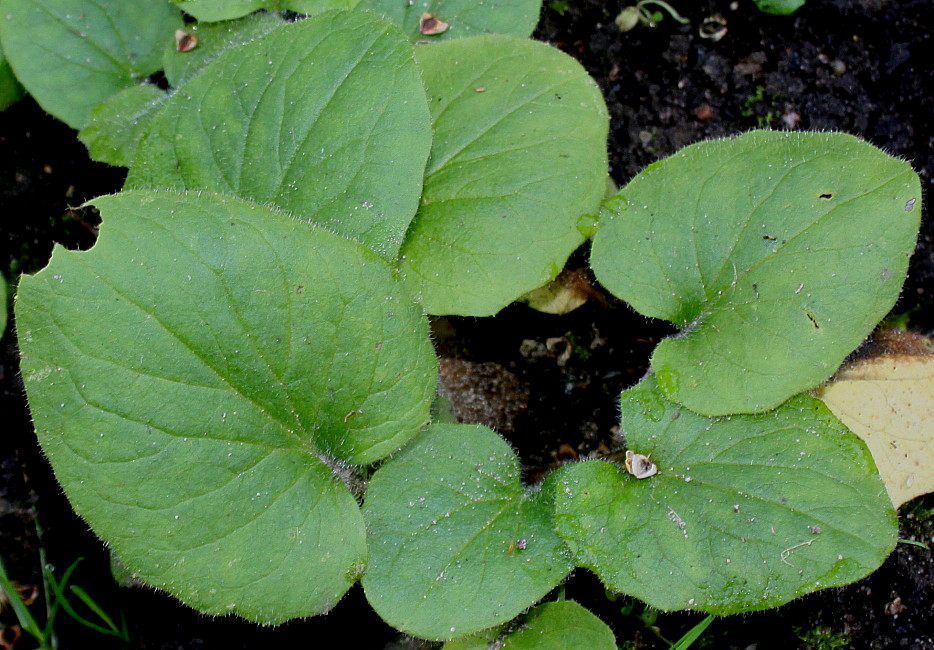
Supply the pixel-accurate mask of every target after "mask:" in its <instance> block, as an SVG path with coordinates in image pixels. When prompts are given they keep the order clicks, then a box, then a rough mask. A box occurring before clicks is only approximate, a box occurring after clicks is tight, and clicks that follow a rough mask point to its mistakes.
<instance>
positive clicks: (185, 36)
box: [175, 29, 198, 52]
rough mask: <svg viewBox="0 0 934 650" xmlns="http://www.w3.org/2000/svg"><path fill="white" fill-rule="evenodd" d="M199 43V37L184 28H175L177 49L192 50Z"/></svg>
mask: <svg viewBox="0 0 934 650" xmlns="http://www.w3.org/2000/svg"><path fill="white" fill-rule="evenodd" d="M197 45H198V37H197V36H195V35H194V34H192V33H191V32H186V31H185V30H183V29H176V30H175V51H176V52H190V51H192V50H193V49H195V47H197Z"/></svg>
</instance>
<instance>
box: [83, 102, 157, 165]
mask: <svg viewBox="0 0 934 650" xmlns="http://www.w3.org/2000/svg"><path fill="white" fill-rule="evenodd" d="M167 98H168V95H167V94H166V93H165V91H163V90H160V89H159V88H157V87H156V86H153V85H150V84H140V85H138V86H130V87H129V88H124V89H123V90H121V91H120V92H118V93H117V94H116V95H114V96H113V97H110V98H108V99H106V100H104V101H103V102H101V103H100V104H98V105H97V106H95V107H94V109H93V110H92V111H91V116H90V118H89V119H88V122H87V125H86V126H85V127H84V128H83V129H81V132H80V133H78V138H79V139H80V140H81V142H83V143H84V144H85V146H86V147H87V148H88V153H89V154H90V155H91V158H93V159H94V160H100V161H102V162H105V163H108V164H110V165H116V166H118V167H129V166H130V165H131V164H133V158H134V157H135V155H136V147H137V145H138V144H139V139H140V138H141V137H142V134H143V132H144V131H145V129H146V127H147V126H148V125H149V121H150V120H151V119H152V117H153V115H154V114H155V112H156V110H158V108H159V107H160V106H161V105H162V102H164V101H165V100H166V99H167Z"/></svg>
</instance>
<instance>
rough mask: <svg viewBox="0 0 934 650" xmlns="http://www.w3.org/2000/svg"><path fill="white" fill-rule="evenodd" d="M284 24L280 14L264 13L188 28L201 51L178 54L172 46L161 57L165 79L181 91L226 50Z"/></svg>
mask: <svg viewBox="0 0 934 650" xmlns="http://www.w3.org/2000/svg"><path fill="white" fill-rule="evenodd" d="M285 24H286V22H285V21H284V20H282V18H281V17H280V16H279V14H277V13H265V12H263V13H257V14H252V15H250V16H247V17H246V18H243V19H241V20H227V21H223V22H216V23H194V24H193V25H188V26H187V27H186V29H187V31H189V32H190V33H191V34H192V35H193V36H195V37H197V39H198V47H196V48H195V49H193V50H189V51H187V52H179V51H178V49H177V48H176V47H175V45H174V44H171V45H169V46H168V47H167V48H166V49H165V52H164V53H163V57H162V64H163V67H164V68H165V78H166V79H167V80H168V82H169V84H170V85H171V86H172V87H173V88H179V87H180V86H182V85H184V84H185V82H187V81H188V80H189V79H191V78H192V77H194V76H195V75H196V74H198V73H199V72H201V70H203V69H204V67H205V66H207V65H208V64H209V63H210V62H211V61H213V60H214V59H216V58H217V57H218V56H220V55H221V54H223V53H224V52H226V51H227V50H229V49H231V48H233V47H236V46H238V45H243V44H244V43H249V42H250V41H254V40H256V39H257V38H260V37H261V36H265V35H266V34H267V33H269V32H271V31H272V30H274V29H275V28H276V27H282V26H283V25H285Z"/></svg>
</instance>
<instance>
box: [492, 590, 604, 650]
mask: <svg viewBox="0 0 934 650" xmlns="http://www.w3.org/2000/svg"><path fill="white" fill-rule="evenodd" d="M499 647H500V648H502V650H566V649H567V648H587V649H588V650H616V636H615V635H614V634H613V630H611V629H610V628H609V627H607V625H606V623H604V622H603V621H601V620H600V619H599V618H597V617H596V616H594V615H593V614H592V613H591V612H589V611H588V610H586V609H585V608H583V607H581V606H580V605H578V604H577V603H575V602H574V601H573V600H561V601H558V602H554V603H543V604H541V605H539V606H538V607H536V608H534V609H533V610H532V611H530V612H529V613H528V614H527V615H526V616H525V619H524V620H523V621H522V627H520V628H518V629H517V630H515V631H514V632H510V633H509V634H507V635H506V636H505V637H504V638H503V640H502V645H501V646H499Z"/></svg>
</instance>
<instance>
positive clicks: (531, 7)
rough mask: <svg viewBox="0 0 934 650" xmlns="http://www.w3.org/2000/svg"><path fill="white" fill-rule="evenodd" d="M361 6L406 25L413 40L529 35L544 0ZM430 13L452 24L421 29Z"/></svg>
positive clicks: (373, 0) (370, 0)
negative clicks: (433, 29)
mask: <svg viewBox="0 0 934 650" xmlns="http://www.w3.org/2000/svg"><path fill="white" fill-rule="evenodd" d="M358 7H359V8H360V9H370V10H372V11H376V12H379V13H381V14H383V15H384V16H386V17H387V18H389V19H390V20H391V21H392V22H394V23H395V24H397V25H399V26H400V27H402V29H403V30H404V31H405V33H406V34H408V35H409V38H411V39H412V40H413V41H422V40H432V41H434V40H448V39H452V38H460V37H462V36H478V35H480V34H487V33H493V34H512V35H514V36H520V37H522V38H527V37H528V36H531V35H532V32H533V31H535V26H536V25H537V24H538V15H539V13H541V9H542V2H541V0H496V1H495V2H477V1H476V0H427V1H424V2H400V1H399V0H361V2H360V4H359V5H358ZM425 13H427V14H430V15H432V16H434V17H436V18H438V19H439V20H441V21H443V22H445V23H447V24H448V28H447V29H445V30H444V31H443V32H441V33H438V34H434V35H431V34H423V33H422V32H421V30H420V29H419V25H420V19H421V16H422V14H425Z"/></svg>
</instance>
